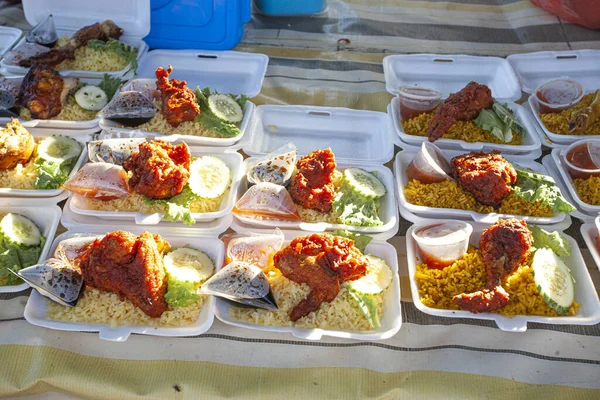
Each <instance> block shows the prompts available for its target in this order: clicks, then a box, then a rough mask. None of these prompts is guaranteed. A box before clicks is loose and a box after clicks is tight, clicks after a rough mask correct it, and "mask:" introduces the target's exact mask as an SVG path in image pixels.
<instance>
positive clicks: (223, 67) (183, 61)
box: [100, 50, 269, 146]
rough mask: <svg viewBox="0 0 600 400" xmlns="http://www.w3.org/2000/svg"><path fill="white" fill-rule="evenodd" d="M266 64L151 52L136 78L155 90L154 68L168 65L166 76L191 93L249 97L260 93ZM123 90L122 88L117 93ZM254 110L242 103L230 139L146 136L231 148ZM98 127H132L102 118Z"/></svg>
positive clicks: (218, 54) (260, 59)
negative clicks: (237, 125) (236, 132)
mask: <svg viewBox="0 0 600 400" xmlns="http://www.w3.org/2000/svg"><path fill="white" fill-rule="evenodd" d="M268 63H269V58H268V57H267V56H266V55H264V54H251V53H242V52H237V51H204V50H203V51H194V50H153V51H150V52H148V53H147V54H146V55H145V56H144V58H143V59H142V60H141V62H140V65H139V67H138V73H137V77H138V78H140V79H143V80H144V83H146V84H149V85H150V87H156V83H155V82H156V75H155V71H156V69H157V68H158V67H163V68H165V69H166V68H167V67H168V65H169V64H170V65H172V66H173V73H172V74H171V76H170V77H171V78H175V79H179V80H185V81H186V82H187V86H188V87H189V88H190V89H192V90H195V89H196V87H197V86H200V87H201V88H205V87H207V86H208V87H210V88H211V89H213V90H216V91H218V92H219V93H231V94H236V95H239V94H245V95H247V96H249V97H251V98H252V97H254V96H256V95H258V94H259V93H260V89H261V87H262V83H263V80H264V77H265V73H266V70H267V64H268ZM126 89H127V87H126V86H125V87H123V88H122V89H121V90H126ZM254 108H255V106H254V104H253V103H251V102H247V103H246V107H245V108H244V118H243V120H242V122H241V125H240V131H241V133H240V134H239V135H238V136H236V137H232V138H210V137H201V136H193V135H180V134H174V135H163V134H162V133H161V132H147V133H148V134H153V135H156V136H158V135H161V136H162V137H161V138H162V139H163V140H166V141H175V142H180V141H185V142H186V143H188V144H190V145H198V146H232V145H234V144H235V143H237V142H238V141H239V140H241V139H242V138H243V137H244V135H245V132H246V129H247V127H248V124H249V122H250V119H251V118H252V114H253V112H254ZM100 126H101V127H102V128H103V129H109V130H112V131H115V132H123V131H130V130H132V128H123V127H119V124H117V123H116V122H114V121H110V120H108V119H104V118H103V119H101V120H100ZM134 129H135V128H134Z"/></svg>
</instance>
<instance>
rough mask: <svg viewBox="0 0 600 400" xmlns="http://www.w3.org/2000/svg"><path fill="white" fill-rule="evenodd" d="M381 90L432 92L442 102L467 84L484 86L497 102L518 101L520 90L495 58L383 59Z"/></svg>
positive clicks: (423, 56)
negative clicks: (404, 89)
mask: <svg viewBox="0 0 600 400" xmlns="http://www.w3.org/2000/svg"><path fill="white" fill-rule="evenodd" d="M383 73H384V74H385V87H386V89H387V91H388V92H390V93H391V94H394V95H397V94H398V89H399V88H400V87H401V86H415V87H422V88H427V89H434V90H437V91H439V92H441V93H442V94H443V97H444V98H446V97H448V96H449V95H450V93H456V92H458V91H459V90H461V89H462V88H464V87H465V86H466V85H467V84H468V83H469V82H471V81H475V82H477V83H479V84H482V85H486V86H488V87H489V88H490V89H491V91H492V96H493V97H494V98H495V99H496V100H498V101H501V102H505V101H516V100H518V99H519V98H521V88H520V86H519V80H518V79H517V76H516V75H515V72H514V71H513V69H512V68H511V66H510V64H509V63H508V61H506V60H505V59H503V58H499V57H477V56H465V55H441V54H411V55H394V56H387V57H385V58H384V59H383Z"/></svg>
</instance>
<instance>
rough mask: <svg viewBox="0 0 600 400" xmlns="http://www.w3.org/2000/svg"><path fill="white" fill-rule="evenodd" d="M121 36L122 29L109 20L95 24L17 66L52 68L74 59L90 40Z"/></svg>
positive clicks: (20, 62)
mask: <svg viewBox="0 0 600 400" xmlns="http://www.w3.org/2000/svg"><path fill="white" fill-rule="evenodd" d="M122 34H123V29H121V28H119V27H118V26H117V25H116V24H115V23H114V22H112V21H111V20H109V19H108V20H106V21H104V22H101V23H100V22H96V23H95V24H93V25H89V26H85V27H83V28H81V29H80V30H78V31H77V32H75V34H74V35H73V37H72V38H71V39H70V40H69V41H68V42H67V44H65V45H64V46H62V47H59V48H54V49H52V50H50V51H49V52H47V53H41V54H38V55H35V56H33V57H29V58H26V59H24V60H21V61H19V65H20V66H21V67H30V66H32V65H33V64H36V63H39V64H46V65H52V66H54V65H57V64H60V63H61V62H63V61H64V60H67V59H71V60H73V59H75V50H77V49H78V48H79V47H81V46H85V45H86V44H87V42H89V41H90V40H91V39H98V40H102V41H105V42H106V41H107V40H108V39H109V38H113V39H118V38H120V37H121V35H122Z"/></svg>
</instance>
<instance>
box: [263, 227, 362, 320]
mask: <svg viewBox="0 0 600 400" xmlns="http://www.w3.org/2000/svg"><path fill="white" fill-rule="evenodd" d="M273 261H274V264H275V267H276V268H278V269H279V270H280V271H281V273H282V274H283V275H284V276H285V277H286V278H288V279H290V280H292V281H294V282H296V283H306V284H307V285H308V286H309V287H310V290H311V291H310V293H309V294H308V296H307V297H306V299H304V300H302V301H301V302H300V303H298V304H297V305H296V307H294V309H293V310H292V313H291V315H290V319H291V320H292V321H296V320H298V319H299V318H302V317H304V316H306V315H308V314H309V313H311V312H312V311H315V310H317V309H318V308H319V307H320V305H321V303H322V302H324V301H327V302H331V301H333V300H334V299H335V298H336V296H337V294H338V293H339V291H340V284H341V283H342V282H344V281H351V280H356V279H359V278H361V277H363V276H364V275H365V274H366V273H367V263H368V261H367V259H366V258H365V256H363V254H362V253H361V252H360V251H359V250H358V249H357V248H356V247H354V241H353V240H351V239H346V238H343V237H339V236H333V235H330V234H312V235H309V236H302V237H297V238H296V239H294V240H292V242H291V243H290V244H289V245H288V246H287V247H285V248H283V249H281V250H280V251H278V252H277V253H275V256H274V258H273Z"/></svg>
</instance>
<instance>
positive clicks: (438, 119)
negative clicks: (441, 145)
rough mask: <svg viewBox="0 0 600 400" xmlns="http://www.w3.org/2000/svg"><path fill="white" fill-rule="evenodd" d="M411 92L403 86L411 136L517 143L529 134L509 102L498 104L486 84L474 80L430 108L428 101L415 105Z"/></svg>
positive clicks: (406, 125)
mask: <svg viewBox="0 0 600 400" xmlns="http://www.w3.org/2000/svg"><path fill="white" fill-rule="evenodd" d="M413 90H414V88H413ZM418 90H419V91H428V92H435V91H431V90H429V89H423V88H419V89H418ZM409 91H410V89H406V88H403V90H402V91H401V92H400V118H401V121H400V123H401V124H402V127H403V129H404V132H405V133H406V134H408V135H414V136H427V138H428V139H429V141H430V142H435V141H436V140H438V139H440V138H444V139H453V140H463V141H465V142H470V143H473V142H486V143H497V144H507V145H513V146H516V145H521V144H522V143H523V137H524V136H525V135H526V134H527V131H526V130H525V128H524V126H523V125H522V124H521V122H520V121H519V120H518V119H517V118H516V117H515V115H514V113H513V111H512V110H511V109H510V108H509V107H508V105H506V104H504V105H503V104H500V103H498V102H497V101H496V100H495V99H494V98H493V97H492V91H491V90H490V88H489V87H487V86H486V85H480V84H478V83H477V82H470V83H469V84H467V86H465V87H464V88H463V89H461V90H460V91H458V92H457V93H453V94H451V95H450V96H449V97H448V98H447V99H446V100H445V101H443V102H442V103H441V104H440V105H438V102H439V98H440V97H441V93H438V97H437V99H436V100H435V101H434V100H433V99H432V100H431V101H428V104H429V106H430V107H428V108H429V109H424V106H425V102H421V103H420V104H419V105H418V106H417V107H416V108H412V107H415V105H414V104H413V102H414V100H411V97H412V96H411V94H410V93H407V92H409ZM436 93H437V92H436ZM411 106H412V107H411Z"/></svg>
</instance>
